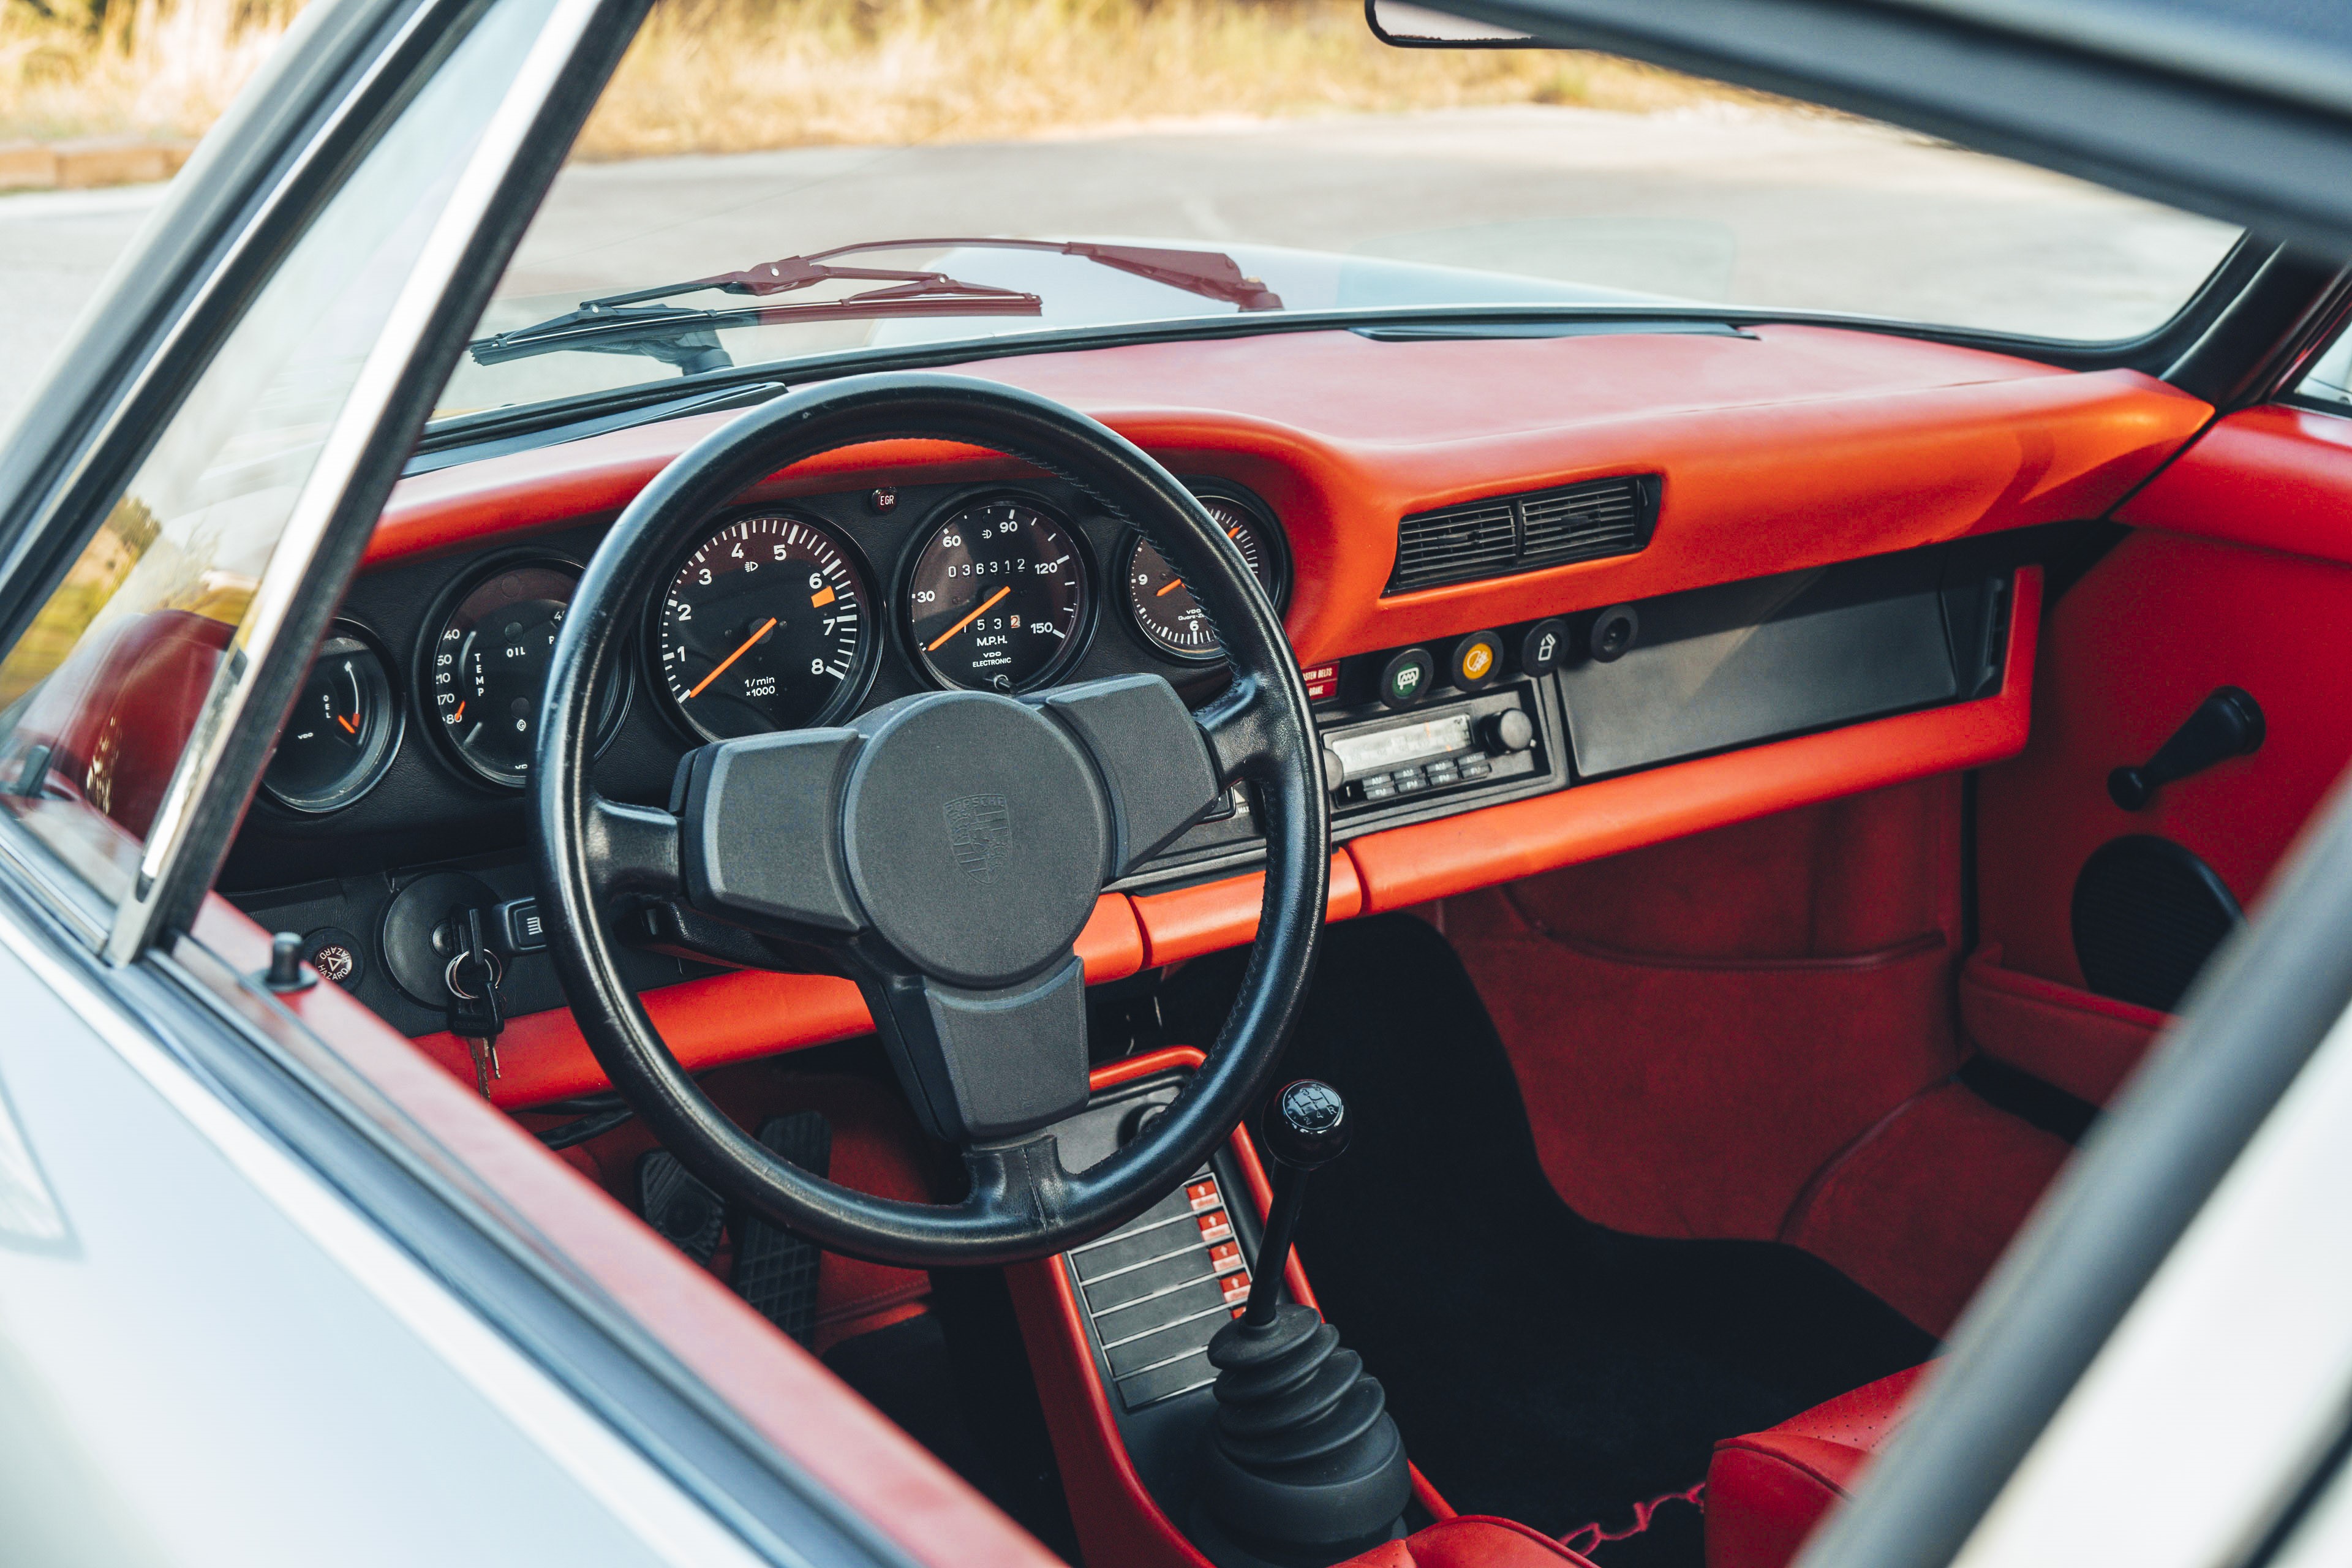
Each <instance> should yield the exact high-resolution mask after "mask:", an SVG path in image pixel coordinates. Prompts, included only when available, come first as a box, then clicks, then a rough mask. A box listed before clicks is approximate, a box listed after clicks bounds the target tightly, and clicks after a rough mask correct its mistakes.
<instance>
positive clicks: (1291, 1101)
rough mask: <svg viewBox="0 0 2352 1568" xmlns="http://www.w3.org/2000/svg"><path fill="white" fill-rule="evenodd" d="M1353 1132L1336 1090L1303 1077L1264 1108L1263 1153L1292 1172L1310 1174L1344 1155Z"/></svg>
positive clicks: (1345, 1107) (1344, 1104) (1346, 1109)
mask: <svg viewBox="0 0 2352 1568" xmlns="http://www.w3.org/2000/svg"><path fill="white" fill-rule="evenodd" d="M1352 1131H1354V1129H1353V1128H1351V1127H1350V1126H1349V1121H1348V1102H1347V1101H1346V1100H1342V1099H1340V1098H1339V1090H1338V1089H1333V1088H1332V1087H1331V1086H1330V1085H1329V1084H1328V1083H1324V1082H1321V1081H1319V1080H1318V1079H1311V1078H1302V1079H1299V1080H1298V1081H1297V1082H1296V1083H1290V1084H1286V1085H1284V1086H1283V1089H1282V1091H1281V1092H1280V1093H1278V1094H1276V1096H1275V1097H1274V1103H1273V1104H1272V1105H1269V1106H1268V1107H1266V1112H1265V1152H1267V1153H1269V1154H1271V1155H1273V1156H1274V1158H1275V1159H1276V1161H1277V1162H1278V1163H1282V1164H1285V1165H1288V1166H1290V1167H1292V1168H1293V1169H1294V1170H1300V1171H1312V1170H1315V1169H1317V1168H1318V1167H1320V1166H1323V1165H1328V1164H1329V1163H1331V1162H1332V1161H1334V1160H1336V1159H1338V1158H1339V1156H1340V1155H1341V1154H1344V1153H1346V1152H1347V1150H1348V1138H1349V1133H1350V1132H1352Z"/></svg>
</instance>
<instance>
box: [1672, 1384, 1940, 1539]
mask: <svg viewBox="0 0 2352 1568" xmlns="http://www.w3.org/2000/svg"><path fill="white" fill-rule="evenodd" d="M1926 1373H1927V1367H1918V1366H1915V1367H1913V1368H1911V1369H1910V1370H1909V1371H1908V1372H1898V1373H1895V1375H1894V1376H1892V1377H1882V1378H1880V1379H1879V1380H1878V1381H1877V1382H1876V1383H1871V1384H1864V1385H1863V1386H1862V1387H1860V1388H1857V1389H1855V1390H1854V1391H1853V1393H1851V1394H1840V1395H1838V1396H1837V1397H1836V1398H1835V1399H1832V1400H1829V1401H1827V1402H1825V1403H1823V1404H1821V1405H1815V1406H1813V1408H1811V1410H1808V1411H1805V1412H1803V1413H1802V1414H1801V1415H1793V1416H1790V1418H1789V1419H1788V1420H1786V1421H1783V1422H1781V1423H1780V1425H1779V1426H1775V1427H1772V1428H1771V1429H1770V1430H1769V1431H1764V1432H1751V1433H1749V1434H1748V1436H1744V1437H1727V1438H1725V1439H1724V1440H1723V1441H1722V1442H1720V1443H1717V1445H1716V1446H1715V1459H1714V1462H1713V1463H1712V1464H1710V1465H1709V1466H1708V1467H1707V1472H1706V1568H1785V1564H1787V1563H1788V1562H1789V1561H1790V1559H1791V1558H1793V1557H1795V1556H1796V1554H1797V1549H1798V1548H1799V1547H1801V1546H1802V1545H1804V1543H1805V1538H1806V1537H1807V1536H1809V1535H1811V1533H1812V1532H1813V1527H1814V1526H1815V1525H1817V1524H1819V1523H1820V1522H1821V1521H1822V1516H1823V1515H1824V1514H1826V1513H1828V1512H1829V1510H1830V1509H1831V1508H1832V1506H1833V1505H1834V1504H1835V1503H1836V1502H1837V1501H1838V1500H1840V1499H1841V1498H1843V1497H1844V1496H1845V1495H1846V1493H1847V1492H1848V1491H1849V1490H1851V1489H1852V1488H1853V1479H1854V1478H1855V1476H1857V1475H1859V1474H1860V1473H1861V1471H1862V1468H1863V1466H1864V1465H1865V1464H1867V1463H1868V1462H1869V1460H1870V1457H1871V1456H1872V1455H1873V1454H1874V1453H1876V1452H1877V1451H1878V1448H1879V1446H1880V1445H1881V1444H1883V1443H1885V1441H1886V1439H1887V1438H1888V1437H1889V1436H1892V1435H1893V1434H1894V1432H1895V1427H1897V1426H1900V1425H1902V1420H1903V1413H1904V1409H1905V1407H1906V1404H1907V1403H1908V1401H1909V1399H1910V1398H1911V1395H1912V1394H1913V1392H1914V1390H1915V1389H1916V1387H1917V1385H1918V1383H1919V1380H1920V1379H1921V1378H1922V1377H1923V1376H1925V1375H1926Z"/></svg>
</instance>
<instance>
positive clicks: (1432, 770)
mask: <svg viewBox="0 0 2352 1568" xmlns="http://www.w3.org/2000/svg"><path fill="white" fill-rule="evenodd" d="M1422 772H1423V774H1424V775H1425V776H1426V777H1427V778H1428V780H1429V787H1430V788H1432V789H1437V788H1439V787H1441V786H1443V785H1445V784H1459V783H1460V782H1461V777H1460V775H1459V774H1457V773H1455V772H1454V764H1453V763H1428V764H1427V765H1425V766H1424V767H1423V769H1422Z"/></svg>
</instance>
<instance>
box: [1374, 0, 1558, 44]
mask: <svg viewBox="0 0 2352 1568" xmlns="http://www.w3.org/2000/svg"><path fill="white" fill-rule="evenodd" d="M1364 25H1365V26H1369V27H1370V28H1371V30H1372V37H1376V38H1378V39H1379V40H1380V41H1381V42H1382V43H1384V44H1386V45H1388V46H1389V47H1391V48H1399V49H1539V48H1542V47H1544V46H1543V45H1542V44H1541V43H1539V42H1538V40H1536V39H1535V38H1533V37H1530V36H1528V34H1526V33H1520V32H1515V31H1513V30H1512V29H1510V28H1508V27H1503V26H1496V24H1494V23H1492V22H1480V21H1475V20H1474V19H1472V18H1471V17H1468V16H1454V14H1453V13H1452V12H1449V11H1437V10H1433V9H1431V8H1430V7H1428V6H1426V5H1407V4H1405V0H1364Z"/></svg>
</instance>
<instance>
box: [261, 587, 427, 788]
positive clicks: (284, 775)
mask: <svg viewBox="0 0 2352 1568" xmlns="http://www.w3.org/2000/svg"><path fill="white" fill-rule="evenodd" d="M399 740H400V706H399V704H398V703H396V702H394V700H393V697H392V679H391V678H390V677H389V676H387V675H386V674H385V673H384V668H383V659H382V658H378V657H377V655H376V652H375V650H374V649H373V648H372V647H369V646H368V645H367V644H366V643H364V642H362V641H361V640H360V639H359V638H358V637H353V636H352V635H351V634H350V633H349V632H345V631H341V630H338V631H336V632H335V633H334V634H332V635H331V636H330V637H328V638H327V640H326V642H325V644H324V645H323V646H321V647H320V649H319V658H318V660H317V661H316V662H315V663H313V664H312V665H311V666H310V674H309V675H308V676H306V677H304V678H303V681H302V695H301V697H300V699H299V700H297V701H296V702H295V704H294V712H293V716H292V717H291V718H289V719H288V720H287V721H286V730H285V732H284V733H283V734H281V735H280V736H279V737H278V752H277V754H276V755H275V756H273V757H272V758H271V759H270V761H269V769H268V772H267V773H263V774H262V775H261V787H262V788H263V789H265V790H267V791H268V794H269V797H270V798H271V799H272V800H274V801H276V802H277V803H278V805H282V806H285V807H286V808H288V809H289V810H290V811H299V812H306V813H310V814H313V815H315V814H317V813H320V812H328V811H337V810H340V809H341V808H342V807H344V806H346V805H351V803H352V802H353V801H355V800H357V799H359V797H360V796H362V795H365V794H366V793H367V792H368V791H369V790H370V789H372V788H373V787H374V786H375V782H376V780H378V779H380V778H382V777H383V771H384V769H385V768H387V767H389V766H390V765H391V764H392V754H393V750H394V747H395V746H396V745H397V744H398V742H399Z"/></svg>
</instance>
